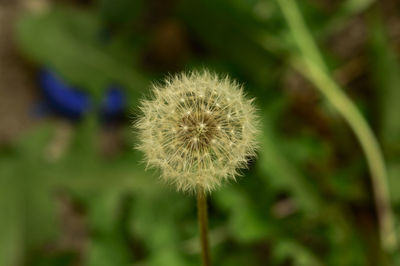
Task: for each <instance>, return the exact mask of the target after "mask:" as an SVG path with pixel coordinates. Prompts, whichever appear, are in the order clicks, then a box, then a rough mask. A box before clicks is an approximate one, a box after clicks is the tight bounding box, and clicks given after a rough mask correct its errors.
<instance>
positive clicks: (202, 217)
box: [197, 187, 211, 266]
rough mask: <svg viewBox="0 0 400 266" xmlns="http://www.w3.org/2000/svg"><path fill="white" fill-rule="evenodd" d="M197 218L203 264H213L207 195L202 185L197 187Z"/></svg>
mask: <svg viewBox="0 0 400 266" xmlns="http://www.w3.org/2000/svg"><path fill="white" fill-rule="evenodd" d="M197 219H198V221H199V230H200V245H201V258H202V261H203V266H211V259H210V248H209V244H208V218H207V197H206V193H205V191H204V189H203V188H202V187H199V188H198V189H197Z"/></svg>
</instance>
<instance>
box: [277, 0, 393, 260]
mask: <svg viewBox="0 0 400 266" xmlns="http://www.w3.org/2000/svg"><path fill="white" fill-rule="evenodd" d="M277 2H278V4H279V6H280V8H281V10H282V13H283V15H284V17H285V20H286V21H287V23H288V25H289V28H290V30H291V32H292V35H293V37H294V39H295V42H296V44H297V46H298V48H299V50H300V60H299V61H297V62H296V61H292V63H294V66H295V67H296V69H297V70H299V71H300V72H301V73H303V74H304V75H305V76H306V77H307V78H308V79H309V80H310V81H312V82H313V83H314V84H315V85H316V87H317V88H318V89H319V90H320V92H321V93H322V94H323V95H325V96H326V98H327V99H328V100H329V101H330V103H331V104H332V105H333V106H334V107H335V108H336V110H337V111H338V112H339V113H340V114H341V115H342V116H343V118H344V119H345V120H346V121H347V123H348V124H349V126H350V127H351V128H352V130H353V132H354V134H355V135H356V137H357V138H358V140H359V142H360V145H361V147H362V149H363V151H364V154H365V157H366V160H367V163H368V167H369V171H370V173H371V174H370V176H371V181H372V186H373V191H374V198H375V205H376V210H377V214H378V222H379V229H380V237H381V242H382V247H383V249H384V250H385V251H386V252H389V253H391V252H393V251H394V250H397V248H398V242H397V235H396V231H395V223H394V216H393V211H392V208H391V203H390V195H389V190H388V184H387V170H386V166H385V162H384V158H383V154H382V151H381V149H380V146H379V143H378V141H377V139H376V138H375V136H374V133H373V132H372V130H371V128H370V127H369V125H368V123H367V121H366V120H365V118H364V117H363V116H362V114H361V113H360V111H359V110H358V109H357V107H356V106H355V105H354V103H353V102H352V101H351V100H350V99H349V97H348V96H347V95H346V94H345V93H344V92H343V90H342V89H341V88H340V86H339V85H338V84H337V83H336V82H335V81H334V80H333V79H332V77H331V75H330V74H329V70H328V68H327V66H326V64H325V62H324V60H323V58H322V55H321V54H320V52H319V49H318V47H317V45H316V43H315V42H314V40H313V37H312V36H311V34H310V32H309V30H308V28H307V26H306V24H305V22H304V19H303V17H302V15H301V12H300V10H299V8H298V6H297V4H296V2H295V1H294V0H277Z"/></svg>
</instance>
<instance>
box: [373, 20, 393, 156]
mask: <svg viewBox="0 0 400 266" xmlns="http://www.w3.org/2000/svg"><path fill="white" fill-rule="evenodd" d="M369 25H370V27H369V28H368V29H369V35H370V36H369V37H370V48H371V53H370V55H371V58H370V60H371V62H370V67H371V74H372V77H373V78H374V80H375V87H376V88H375V90H376V95H377V96H378V99H379V100H380V108H381V112H380V114H378V115H380V116H381V120H380V121H381V127H382V132H381V135H382V138H383V141H384V145H385V149H386V151H388V152H390V151H395V152H397V153H398V154H399V152H400V142H399V140H400V119H399V114H400V105H399V104H398V99H400V88H399V84H400V64H399V62H398V58H397V56H396V54H395V53H394V51H393V49H392V47H391V46H390V43H389V41H388V37H387V34H386V33H385V32H386V30H385V28H384V26H383V24H382V21H381V19H380V17H379V15H377V14H375V13H373V14H371V15H370V17H369Z"/></svg>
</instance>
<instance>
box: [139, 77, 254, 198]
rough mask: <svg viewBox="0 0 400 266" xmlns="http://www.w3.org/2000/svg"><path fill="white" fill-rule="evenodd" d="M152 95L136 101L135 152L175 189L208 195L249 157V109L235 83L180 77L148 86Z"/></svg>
mask: <svg viewBox="0 0 400 266" xmlns="http://www.w3.org/2000/svg"><path fill="white" fill-rule="evenodd" d="M153 96H154V97H153V98H152V99H150V100H145V101H143V102H142V106H141V110H142V112H143V115H142V117H141V118H140V119H139V120H138V122H137V124H136V126H137V128H138V129H139V140H140V141H141V143H140V145H139V146H138V148H139V149H140V150H142V151H143V152H144V154H145V157H146V162H147V164H148V166H150V167H156V168H159V169H160V170H161V178H162V179H163V180H165V181H166V182H168V183H173V184H174V185H176V187H177V189H178V190H182V191H190V192H193V191H196V190H197V189H198V188H199V187H201V188H203V189H204V190H205V191H208V192H209V191H212V190H213V189H215V188H216V187H218V186H220V185H221V183H223V182H224V181H227V180H233V179H235V176H236V175H237V174H238V169H240V168H244V167H246V166H247V162H248V159H249V158H250V157H252V156H254V150H255V146H256V142H255V136H256V133H257V126H256V125H257V123H256V118H255V110H254V107H253V105H252V103H251V102H252V100H248V99H246V98H245V96H244V93H243V89H242V87H241V86H240V85H238V84H237V83H236V82H233V81H231V80H230V79H229V78H223V79H220V78H219V77H218V76H216V75H213V74H210V73H209V72H206V71H204V72H201V73H199V72H193V73H190V74H181V75H178V76H176V77H173V78H170V79H168V80H167V81H166V82H165V84H164V85H163V86H157V85H156V86H154V88H153Z"/></svg>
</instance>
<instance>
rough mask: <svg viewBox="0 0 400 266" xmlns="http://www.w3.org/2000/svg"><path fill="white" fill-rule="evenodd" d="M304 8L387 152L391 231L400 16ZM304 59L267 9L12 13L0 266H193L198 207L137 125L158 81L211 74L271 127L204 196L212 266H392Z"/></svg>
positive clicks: (9, 9) (1, 26) (7, 5)
mask: <svg viewBox="0 0 400 266" xmlns="http://www.w3.org/2000/svg"><path fill="white" fill-rule="evenodd" d="M297 2H298V4H299V6H300V9H301V11H302V14H303V16H304V18H305V20H306V22H307V26H308V28H309V30H310V31H311V33H312V35H313V36H314V38H315V40H316V42H317V44H318V46H319V48H320V50H321V51H322V54H323V57H324V60H325V63H326V64H327V65H328V66H329V69H330V71H331V73H332V76H333V78H334V79H335V80H336V81H337V83H338V84H340V86H341V87H342V88H343V90H344V91H345V93H346V94H347V95H348V96H349V97H350V98H351V100H352V101H353V102H354V103H355V104H356V106H357V107H358V108H359V110H360V111H361V112H362V114H363V115H364V117H365V118H366V119H367V120H368V122H369V124H370V126H371V127H372V129H373V131H374V133H375V134H376V136H377V138H378V141H379V143H380V144H381V147H382V150H383V153H384V157H385V160H386V166H387V168H388V182H389V190H390V194H391V201H392V207H393V212H394V216H395V220H396V221H397V220H398V219H399V218H400V210H399V207H400V117H399V114H400V103H399V101H400V66H399V60H398V58H399V53H400V2H399V1H396V0H382V1H373V0H346V1H343V0H341V1H334V0H307V1H301V0H298V1H297ZM298 53H299V51H298V48H297V46H296V45H295V41H294V39H293V36H292V35H291V32H290V31H289V28H288V26H287V23H286V22H285V19H284V17H283V16H282V12H281V10H280V8H279V6H278V5H277V4H276V1H272V0H204V1H200V0H193V1H183V0H180V1H179V0H165V1H162V0H148V1H145V0H136V1H132V0H97V1H95V0H84V1H83V0H82V1H78V0H75V1H72V0H63V1H52V0H35V1H34V0H0V266H14V265H16V266H19V265H29V266H47V265H57V266H64V265H65V266H66V265H74V266H78V265H79V266H81V265H82V266H86V265H88V266H125V265H137V266H147V265H148V266H158V265H160V266H164V265H171V266H180V265H199V264H200V258H199V252H200V250H199V245H198V230H197V220H196V204H195V197H193V196H190V195H185V194H182V193H178V192H175V191H174V189H173V188H172V187H170V186H168V185H165V184H163V183H161V182H160V181H159V179H158V177H157V174H156V172H152V171H145V170H144V168H145V164H144V163H143V162H142V158H143V156H142V154H140V153H139V152H138V151H136V150H134V149H133V147H134V146H135V143H137V141H136V140H135V134H134V133H133V129H132V127H131V125H132V123H133V121H135V117H136V114H137V112H138V108H137V106H138V103H139V101H140V99H141V98H142V97H143V96H144V95H148V91H149V88H150V86H151V83H152V82H161V81H162V80H163V78H164V77H165V76H167V75H169V74H174V73H178V72H180V71H189V70H192V69H203V68H207V69H209V70H211V71H214V72H217V73H221V74H229V75H230V76H231V77H232V78H234V79H236V80H237V81H239V82H240V83H242V84H244V87H245V90H246V93H247V94H248V95H249V96H250V97H255V98H256V101H255V104H256V106H257V109H258V112H259V115H260V118H261V124H262V135H261V137H260V144H261V145H260V149H259V150H258V158H257V159H256V160H253V161H251V162H250V165H249V169H248V170H245V171H243V176H241V177H239V178H238V181H237V182H236V183H232V184H228V185H225V186H223V187H222V188H220V189H218V190H217V191H215V192H214V193H212V195H211V196H210V197H209V223H210V239H211V247H212V257H213V262H214V265H218V266H225V265H226V266H236V265H237V266H252V265H255V266H256V265H257V266H258V265H282V266H283V265H285V266H286V265H296V266H300V265H302V266H313V265H334V266H337V265H395V259H394V258H393V256H391V255H388V254H387V253H386V252H384V251H383V250H382V247H381V244H380V239H379V229H378V228H379V225H378V220H377V215H376V209H375V205H374V198H373V189H372V183H371V181H370V180H371V179H370V173H369V171H368V167H367V164H366V161H365V157H364V154H363V152H362V149H361V147H360V145H359V144H358V143H359V142H358V140H357V138H356V136H355V135H354V134H353V132H352V130H351V129H350V127H349V125H348V124H347V123H346V122H345V121H344V120H343V119H342V117H341V116H340V115H339V114H338V112H337V111H336V110H335V108H333V107H332V106H331V105H330V104H329V100H328V101H327V99H326V98H325V97H323V95H321V93H320V91H319V90H318V89H317V88H316V87H317V86H316V85H315V84H313V82H312V81H311V82H310V81H309V80H308V79H307V78H306V77H304V76H303V74H302V73H299V72H298V71H297V70H296V69H295V68H294V67H293V65H292V64H291V63H290V59H291V58H292V57H293V56H296V55H297V54H298ZM396 229H399V228H398V226H397V223H396Z"/></svg>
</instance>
